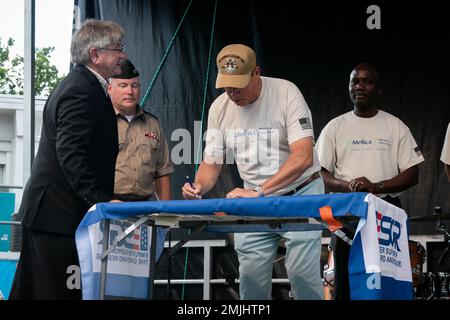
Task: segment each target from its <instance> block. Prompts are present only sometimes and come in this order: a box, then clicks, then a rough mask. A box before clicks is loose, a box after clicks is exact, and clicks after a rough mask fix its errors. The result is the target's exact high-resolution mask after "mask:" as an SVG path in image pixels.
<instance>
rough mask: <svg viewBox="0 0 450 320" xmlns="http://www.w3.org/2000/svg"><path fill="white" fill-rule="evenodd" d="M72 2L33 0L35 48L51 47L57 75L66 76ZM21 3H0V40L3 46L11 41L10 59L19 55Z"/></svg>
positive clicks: (7, 0)
mask: <svg viewBox="0 0 450 320" xmlns="http://www.w3.org/2000/svg"><path fill="white" fill-rule="evenodd" d="M73 3H74V1H73V0H35V6H36V8H35V10H36V18H35V19H36V26H35V46H36V48H43V47H55V50H54V51H53V52H52V55H51V59H50V60H51V62H52V63H53V64H54V65H56V67H57V68H58V71H59V74H60V75H63V74H67V73H68V72H69V66H70V40H71V37H72V20H73ZM23 34H24V0H13V1H11V0H0V38H1V43H2V46H5V45H6V43H7V41H8V38H10V37H11V38H13V39H14V40H15V42H14V46H13V49H12V55H10V57H11V58H13V57H14V56H15V55H20V56H23V42H24V39H23Z"/></svg>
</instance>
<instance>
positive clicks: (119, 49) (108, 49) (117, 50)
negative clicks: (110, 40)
mask: <svg viewBox="0 0 450 320" xmlns="http://www.w3.org/2000/svg"><path fill="white" fill-rule="evenodd" d="M97 50H107V51H116V52H124V51H125V46H124V45H121V46H120V47H119V48H97Z"/></svg>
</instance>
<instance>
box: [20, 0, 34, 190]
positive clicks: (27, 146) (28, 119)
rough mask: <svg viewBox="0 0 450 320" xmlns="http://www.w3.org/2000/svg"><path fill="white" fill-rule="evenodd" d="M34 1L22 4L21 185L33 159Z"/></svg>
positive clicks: (26, 0)
mask: <svg viewBox="0 0 450 320" xmlns="http://www.w3.org/2000/svg"><path fill="white" fill-rule="evenodd" d="M35 7H36V6H35V0H25V2H24V21H25V23H24V80H23V111H24V115H23V185H25V184H26V182H27V180H28V178H29V176H30V172H31V166H32V165H33V159H34V140H35V139H34V136H35V134H34V126H35V117H34V111H35V104H34V96H35V89H34V83H35V79H34V75H35V70H34V68H35V57H34V50H35Z"/></svg>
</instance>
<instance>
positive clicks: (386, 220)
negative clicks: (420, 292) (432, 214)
mask: <svg viewBox="0 0 450 320" xmlns="http://www.w3.org/2000/svg"><path fill="white" fill-rule="evenodd" d="M364 201H366V202H367V203H368V209H367V216H366V218H364V217H362V218H361V219H360V222H359V225H358V228H357V231H356V235H355V238H354V240H353V245H352V248H351V250H350V259H349V277H350V292H351V298H352V299H364V300H372V299H387V300H397V299H401V300H409V299H412V297H413V295H412V294H413V289H412V273H411V264H410V257H409V247H408V232H407V215H406V213H405V211H403V210H402V209H400V208H398V207H396V206H394V205H391V204H389V203H387V202H386V201H383V200H381V199H380V198H378V197H376V196H374V195H372V194H368V195H367V196H366V198H365V200H364Z"/></svg>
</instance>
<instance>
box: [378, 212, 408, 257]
mask: <svg viewBox="0 0 450 320" xmlns="http://www.w3.org/2000/svg"><path fill="white" fill-rule="evenodd" d="M376 214H377V231H378V243H379V244H381V245H383V246H392V247H393V248H394V249H395V250H397V251H399V252H401V250H400V246H399V245H398V240H399V239H400V235H401V230H402V225H401V224H400V222H398V221H397V220H395V219H393V218H391V217H388V216H384V215H383V214H382V213H381V212H378V211H377V212H376Z"/></svg>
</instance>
